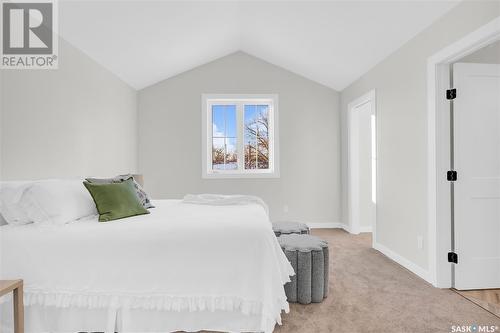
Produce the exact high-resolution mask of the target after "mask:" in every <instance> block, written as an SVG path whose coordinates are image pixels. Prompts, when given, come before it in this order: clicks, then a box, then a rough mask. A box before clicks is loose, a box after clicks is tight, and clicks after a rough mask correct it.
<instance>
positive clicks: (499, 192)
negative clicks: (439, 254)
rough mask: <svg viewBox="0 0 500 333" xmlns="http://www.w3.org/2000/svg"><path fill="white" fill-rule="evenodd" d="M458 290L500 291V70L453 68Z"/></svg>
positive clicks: (474, 66)
mask: <svg viewBox="0 0 500 333" xmlns="http://www.w3.org/2000/svg"><path fill="white" fill-rule="evenodd" d="M453 81H454V86H455V88H456V89H457V97H456V99H455V100H454V110H455V112H454V114H455V122H454V123H455V170H457V172H458V180H457V181H456V182H455V185H454V186H455V251H456V253H457V254H458V264H457V265H456V266H455V288H457V289H487V288H500V65H489V64H465V63H459V64H455V65H453Z"/></svg>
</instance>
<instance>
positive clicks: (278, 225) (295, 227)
mask: <svg viewBox="0 0 500 333" xmlns="http://www.w3.org/2000/svg"><path fill="white" fill-rule="evenodd" d="M273 231H274V234H275V235H276V237H278V236H280V235H288V234H308V233H309V227H308V226H307V224H305V223H300V222H291V221H282V222H273Z"/></svg>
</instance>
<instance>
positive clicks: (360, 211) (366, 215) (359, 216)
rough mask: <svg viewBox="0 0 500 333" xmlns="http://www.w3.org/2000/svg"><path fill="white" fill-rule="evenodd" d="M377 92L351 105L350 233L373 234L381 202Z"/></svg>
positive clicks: (349, 135) (373, 91)
mask: <svg viewBox="0 0 500 333" xmlns="http://www.w3.org/2000/svg"><path fill="white" fill-rule="evenodd" d="M375 103H376V101H375V90H372V91H370V92H369V93H367V94H365V95H363V96H361V97H359V98H357V99H356V100H354V101H352V102H351V103H349V105H348V125H347V126H348V147H349V148H348V198H349V204H348V207H349V231H350V232H351V233H353V234H358V233H360V232H373V241H374V242H375V225H376V216H377V214H376V203H377V148H376V147H377V144H376V137H377V135H376V133H377V132H376V131H377V126H376V112H375V110H376V105H375Z"/></svg>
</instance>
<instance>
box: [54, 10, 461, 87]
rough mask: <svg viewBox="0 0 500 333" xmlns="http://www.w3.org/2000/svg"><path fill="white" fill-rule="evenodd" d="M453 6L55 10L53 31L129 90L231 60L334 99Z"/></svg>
mask: <svg viewBox="0 0 500 333" xmlns="http://www.w3.org/2000/svg"><path fill="white" fill-rule="evenodd" d="M456 4H457V2H456V1H318V2H316V1H197V2H194V1H62V2H60V3H59V7H60V10H59V12H60V14H59V31H60V34H61V35H62V37H63V38H64V39H66V40H67V41H68V42H70V43H71V44H73V45H74V46H76V47H78V48H79V49H81V50H82V51H83V52H85V53H86V54H87V55H89V56H90V57H91V58H93V59H94V60H95V61H97V62H98V63H100V64H101V65H103V66H104V67H106V68H108V69H109V70H110V71H112V72H113V73H115V74H116V75H117V76H118V77H120V78H121V79H123V80H124V81H125V82H127V83H128V84H130V85H131V86H132V87H134V88H136V89H142V88H144V87H146V86H149V85H151V84H154V83H156V82H158V81H161V80H164V79H166V78H169V77H172V76H174V75H177V74H179V73H182V72H184V71H187V70H190V69H192V68H194V67H197V66H200V65H202V64H205V63H207V62H210V61H212V60H215V59H217V58H220V57H223V56H225V55H228V54H230V53H233V52H236V51H243V52H246V53H248V54H250V55H253V56H255V57H258V58H261V59H263V60H265V61H267V62H270V63H272V64H275V65H278V66H280V67H283V68H285V69H287V70H289V71H292V72H294V73H297V74H299V75H302V76H304V77H306V78H308V79H311V80H314V81H317V82H319V83H321V84H324V85H326V86H328V87H331V88H333V89H336V90H342V89H343V88H345V87H346V86H348V85H349V84H350V83H352V82H353V81H354V80H356V79H357V78H358V77H360V76H361V75H362V74H364V73H365V72H366V71H368V70H369V69H370V68H372V67H373V66H374V65H376V64H377V63H378V62H380V61H381V60H383V59H384V58H385V57H387V56H388V55H390V54H391V53H392V52H394V51H395V50H397V49H398V48H399V47H400V46H402V45H403V44H404V43H405V42H407V41H408V40H410V39H411V38H412V37H414V36H415V35H416V34H418V33H419V32H420V31H422V30H423V29H425V28H426V27H427V26H429V25H430V24H432V23H433V22H434V21H435V20H436V19H438V18H439V17H440V16H442V15H444V14H445V13H446V12H447V11H449V10H450V9H451V8H453V7H454V6H455V5H456Z"/></svg>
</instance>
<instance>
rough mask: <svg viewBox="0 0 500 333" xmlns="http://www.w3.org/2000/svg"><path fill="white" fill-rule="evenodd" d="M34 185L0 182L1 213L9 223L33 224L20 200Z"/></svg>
mask: <svg viewBox="0 0 500 333" xmlns="http://www.w3.org/2000/svg"><path fill="white" fill-rule="evenodd" d="M32 183H33V182H27V181H26V182H0V213H1V214H2V217H3V218H4V219H5V221H6V222H7V223H9V224H17V225H20V224H26V223H30V222H31V221H30V220H29V217H28V216H27V215H26V213H25V212H24V210H23V207H22V206H21V205H20V200H21V197H22V195H23V193H24V191H25V190H26V189H27V188H28V187H29V185H30V184H32Z"/></svg>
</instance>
